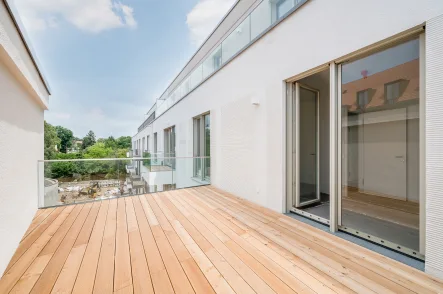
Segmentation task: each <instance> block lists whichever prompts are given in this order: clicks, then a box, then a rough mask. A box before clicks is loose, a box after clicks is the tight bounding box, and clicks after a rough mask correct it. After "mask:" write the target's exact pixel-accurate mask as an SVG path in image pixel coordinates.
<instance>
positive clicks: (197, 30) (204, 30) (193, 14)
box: [186, 0, 235, 46]
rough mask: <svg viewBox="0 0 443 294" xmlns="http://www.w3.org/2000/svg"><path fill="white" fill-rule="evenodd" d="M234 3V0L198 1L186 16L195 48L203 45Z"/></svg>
mask: <svg viewBox="0 0 443 294" xmlns="http://www.w3.org/2000/svg"><path fill="white" fill-rule="evenodd" d="M234 2H235V0H200V1H199V2H198V3H197V5H195V6H194V8H193V9H192V10H191V11H190V12H189V13H188V15H187V18H186V23H187V25H188V28H189V32H190V36H191V41H192V43H193V44H194V45H195V46H200V45H201V44H202V43H203V41H204V40H205V39H206V38H207V37H208V35H209V34H210V33H211V32H212V31H213V30H214V28H215V26H216V25H217V24H218V23H219V22H220V20H221V19H222V17H223V16H224V15H225V14H226V13H227V12H228V10H229V9H230V8H231V7H232V5H233V4H234Z"/></svg>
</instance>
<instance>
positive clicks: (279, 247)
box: [0, 185, 443, 293]
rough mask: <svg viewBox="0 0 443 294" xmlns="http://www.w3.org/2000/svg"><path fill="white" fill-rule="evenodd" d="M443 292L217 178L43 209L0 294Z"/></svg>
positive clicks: (442, 286)
mask: <svg viewBox="0 0 443 294" xmlns="http://www.w3.org/2000/svg"><path fill="white" fill-rule="evenodd" d="M10 292H14V293H16V292H18V293H29V292H32V293H50V292H53V293H71V292H73V293H92V292H99V293H113V292H114V293H133V292H135V293H174V292H175V293H185V292H186V293H192V292H195V293H214V292H215V293H354V292H357V293H441V292H443V283H442V281H438V280H437V279H435V278H432V277H430V276H428V275H427V274H425V273H423V272H421V271H419V270H416V269H414V268H411V267H409V266H407V265H405V264H402V263H399V262H397V261H394V260H392V259H390V258H387V257H385V256H382V255H380V254H378V253H375V252H373V251H370V250H368V249H365V248H363V247H361V246H358V245H356V244H353V243H350V242H348V241H346V240H344V239H341V238H339V237H337V236H334V235H332V234H329V233H327V232H324V231H321V230H319V229H316V228H313V227H311V226H309V225H307V224H305V223H303V222H300V221H297V220H294V219H293V218H290V217H288V216H285V215H282V214H279V213H276V212H273V211H271V210H269V209H266V208H263V207H261V206H259V205H256V204H253V203H250V202H248V201H246V200H242V199H240V198H238V197H235V196H234V195H231V194H229V193H226V192H224V191H222V190H219V189H217V188H215V187H213V186H210V185H207V186H201V187H194V188H185V189H179V190H173V191H165V192H160V193H152V194H144V195H138V196H128V197H120V198H118V199H109V200H101V201H94V202H87V203H81V204H76V205H68V206H59V207H53V208H46V209H40V210H39V211H38V212H37V213H36V216H35V218H34V220H33V222H32V224H31V225H30V227H29V229H28V231H27V232H26V233H25V235H24V237H23V239H22V241H21V243H20V245H19V247H18V248H17V251H16V253H15V254H14V256H13V257H12V259H11V261H10V263H9V265H8V268H7V270H6V271H5V274H4V276H3V277H2V279H1V280H0V293H10Z"/></svg>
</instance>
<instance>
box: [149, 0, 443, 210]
mask: <svg viewBox="0 0 443 294" xmlns="http://www.w3.org/2000/svg"><path fill="white" fill-rule="evenodd" d="M381 8H382V9H381ZM411 11H414V13H410V12H411ZM442 13H443V2H442V1H439V0H425V1H412V0H407V1H402V0H392V1H382V0H376V1H345V0H339V1H328V0H315V1H309V2H308V3H306V4H305V5H304V6H303V7H302V8H300V9H299V10H297V11H296V12H295V13H294V14H292V15H291V16H290V17H288V19H286V20H285V21H283V22H282V23H281V24H279V25H278V26H277V27H276V28H274V29H273V30H272V31H271V32H269V33H268V34H267V35H265V36H264V37H263V38H262V39H260V40H259V41H257V42H256V43H255V44H254V45H253V46H251V47H250V48H248V49H247V50H246V51H245V52H243V53H242V54H241V55H239V56H238V57H237V58H235V59H234V60H233V61H232V62H231V63H229V64H228V65H226V66H225V67H224V68H222V69H221V70H220V71H219V72H217V73H216V74H215V75H214V76H213V77H212V78H210V79H209V80H207V81H206V82H205V83H203V84H202V85H201V86H200V87H198V88H197V89H195V90H194V91H193V92H191V93H190V94H189V95H188V96H187V97H185V98H184V99H183V100H181V101H180V102H178V103H177V104H176V105H175V106H173V107H172V108H171V109H169V110H168V111H167V112H166V113H164V114H163V115H161V116H159V117H158V118H157V119H156V120H155V121H154V123H153V127H152V128H147V129H145V130H143V132H147V130H149V132H150V133H154V132H158V150H159V151H163V129H165V128H167V127H169V126H172V125H176V134H177V156H192V117H194V116H196V115H199V114H201V113H204V112H206V111H211V154H212V159H211V166H212V168H211V170H212V175H211V182H212V184H213V185H215V186H217V187H219V188H221V189H224V190H226V191H229V192H232V193H234V194H236V195H238V196H240V197H243V198H246V199H248V200H251V201H253V202H255V203H258V204H261V205H263V206H266V207H268V208H271V209H273V210H275V211H279V212H282V211H283V207H284V202H285V199H284V197H285V196H284V195H285V192H284V185H282V178H283V177H284V173H283V167H282V166H283V164H284V163H283V162H282V156H281V155H282V153H283V152H284V151H283V150H284V149H283V146H284V133H283V128H282V125H283V122H282V120H283V114H284V110H283V87H282V81H284V80H285V79H288V78H290V77H292V76H294V75H297V74H299V73H302V72H304V71H306V70H309V69H312V68H314V67H316V66H319V65H322V64H325V63H328V62H330V61H331V60H334V59H337V58H339V57H342V56H344V55H346V54H349V53H351V52H353V51H356V50H358V49H361V48H363V47H365V46H368V45H371V44H373V43H376V42H378V41H380V40H383V39H386V38H389V37H391V36H393V35H395V34H398V33H401V32H403V31H405V30H407V29H410V28H412V27H415V26H417V25H420V24H422V23H424V22H426V21H427V20H429V19H431V18H433V17H435V16H437V15H440V14H442ZM362 16H363V17H362ZM366 16H367V19H366V18H365V17H366ZM350 24H353V25H350ZM252 100H258V101H259V102H260V105H258V106H255V105H252V103H251V101H252ZM146 134H147V133H146Z"/></svg>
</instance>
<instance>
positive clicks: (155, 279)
mask: <svg viewBox="0 0 443 294" xmlns="http://www.w3.org/2000/svg"><path fill="white" fill-rule="evenodd" d="M132 200H133V204H134V210H135V214H136V217H137V222H138V226H139V229H140V235H141V238H142V241H143V247H144V250H145V255H146V259H147V261H148V266H149V272H150V274H151V279H152V284H153V287H154V290H155V292H156V293H174V290H173V288H172V284H171V281H170V280H169V276H168V273H167V271H166V268H165V265H164V264H163V260H162V258H161V255H160V251H159V250H158V247H157V244H156V243H155V239H154V235H153V234H152V231H151V228H150V226H149V223H148V219H147V218H146V215H145V210H144V208H146V209H147V208H148V207H147V206H148V204H147V201H146V198H145V197H144V196H139V197H133V199H132ZM140 200H142V201H143V202H145V205H143V206H142V204H141V201H140ZM149 209H150V207H149Z"/></svg>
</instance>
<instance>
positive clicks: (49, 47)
mask: <svg viewBox="0 0 443 294" xmlns="http://www.w3.org/2000/svg"><path fill="white" fill-rule="evenodd" d="M9 1H12V2H14V4H15V6H16V8H17V11H18V13H19V17H20V19H21V21H22V23H23V25H24V27H25V30H26V33H27V35H28V38H29V39H30V42H31V46H32V47H33V49H34V52H35V55H36V56H37V59H38V61H39V63H40V65H41V67H42V70H43V74H44V76H45V77H46V80H47V81H48V82H49V86H50V88H51V92H52V93H51V94H52V95H51V97H50V101H49V111H46V112H45V120H46V121H47V122H49V123H50V124H53V125H61V126H64V127H67V128H69V129H71V130H72V131H73V132H74V135H75V136H77V137H79V138H82V137H84V136H85V135H86V133H87V132H88V131H89V130H92V131H94V133H95V134H96V136H97V137H100V138H103V137H108V136H114V137H119V136H133V135H135V134H136V132H137V128H138V126H139V125H141V124H142V122H143V121H144V119H145V118H146V113H147V112H148V110H149V109H150V107H151V106H152V105H153V103H154V102H155V99H156V98H158V97H159V96H160V95H161V94H162V93H163V91H164V90H165V89H166V87H167V86H168V85H169V83H170V82H171V81H172V80H173V79H174V78H175V76H176V75H177V74H178V73H179V71H180V70H181V69H182V68H183V66H184V65H185V64H186V62H187V61H188V60H189V58H190V57H191V56H192V55H193V54H194V53H195V51H196V50H197V49H198V47H199V46H200V45H201V43H202V42H203V41H204V40H205V39H206V37H207V36H208V35H209V33H210V32H211V31H212V30H213V29H214V27H215V26H216V25H217V23H218V22H219V21H220V20H221V18H222V17H223V16H224V15H225V14H226V13H227V11H228V10H229V8H230V7H231V6H232V5H233V4H234V2H235V0H119V1H115V0H9Z"/></svg>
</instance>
